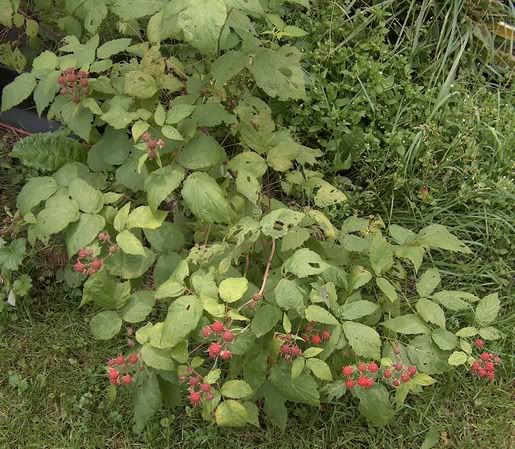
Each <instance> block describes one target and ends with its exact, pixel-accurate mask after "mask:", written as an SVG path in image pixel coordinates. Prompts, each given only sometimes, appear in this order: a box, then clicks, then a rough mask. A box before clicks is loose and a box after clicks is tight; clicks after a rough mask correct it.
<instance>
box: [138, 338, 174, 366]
mask: <svg viewBox="0 0 515 449" xmlns="http://www.w3.org/2000/svg"><path fill="white" fill-rule="evenodd" d="M141 358H142V359H143V362H145V365H147V366H150V367H151V368H155V369H159V370H164V371H172V370H174V369H175V363H174V362H173V359H172V357H171V355H170V350H166V349H159V348H154V347H153V346H152V345H150V344H149V343H146V344H145V345H143V348H142V349H141Z"/></svg>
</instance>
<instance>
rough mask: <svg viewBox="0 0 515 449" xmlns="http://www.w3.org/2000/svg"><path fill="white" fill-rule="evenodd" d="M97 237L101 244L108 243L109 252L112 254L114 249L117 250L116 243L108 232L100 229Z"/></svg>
mask: <svg viewBox="0 0 515 449" xmlns="http://www.w3.org/2000/svg"><path fill="white" fill-rule="evenodd" d="M97 239H98V241H99V242H100V244H101V245H102V244H104V243H107V244H109V254H114V253H115V252H116V251H118V249H119V248H118V245H117V244H116V243H113V242H112V241H111V236H110V235H109V232H107V231H102V232H101V233H100V234H98V236H97Z"/></svg>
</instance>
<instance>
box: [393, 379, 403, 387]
mask: <svg viewBox="0 0 515 449" xmlns="http://www.w3.org/2000/svg"><path fill="white" fill-rule="evenodd" d="M392 384H393V386H394V387H398V386H399V385H400V384H401V381H400V380H399V379H394V381H393V382H392Z"/></svg>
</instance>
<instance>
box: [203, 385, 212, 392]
mask: <svg viewBox="0 0 515 449" xmlns="http://www.w3.org/2000/svg"><path fill="white" fill-rule="evenodd" d="M200 389H201V390H202V391H203V392H204V393H209V392H210V391H211V385H209V384H200Z"/></svg>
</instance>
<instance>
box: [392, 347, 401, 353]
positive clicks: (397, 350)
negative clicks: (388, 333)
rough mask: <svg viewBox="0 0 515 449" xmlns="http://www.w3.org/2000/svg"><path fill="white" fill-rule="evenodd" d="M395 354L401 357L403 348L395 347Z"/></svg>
mask: <svg viewBox="0 0 515 449" xmlns="http://www.w3.org/2000/svg"><path fill="white" fill-rule="evenodd" d="M393 353H394V354H396V355H399V354H400V353H401V347H400V346H399V345H397V346H395V348H393Z"/></svg>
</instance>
